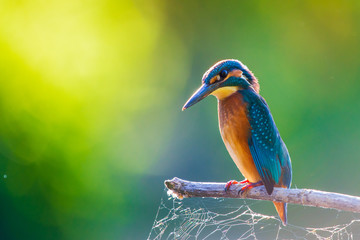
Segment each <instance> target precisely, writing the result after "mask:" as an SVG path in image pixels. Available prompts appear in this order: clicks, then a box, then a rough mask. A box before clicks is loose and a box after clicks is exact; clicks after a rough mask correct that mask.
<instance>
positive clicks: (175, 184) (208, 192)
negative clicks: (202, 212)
mask: <svg viewBox="0 0 360 240" xmlns="http://www.w3.org/2000/svg"><path fill="white" fill-rule="evenodd" d="M165 186H166V187H167V188H168V189H169V190H171V191H172V193H173V194H174V195H175V196H176V197H178V198H183V197H210V198H248V199H257V200H267V201H278V202H286V203H292V204H301V205H306V206H314V207H322V208H333V209H338V210H343V211H350V212H358V213H360V197H355V196H350V195H345V194H340V193H332V192H323V191H318V190H313V189H285V188H274V192H273V193H272V194H271V195H268V194H267V192H266V190H265V188H264V186H260V187H255V188H252V189H250V190H249V191H247V192H246V194H242V195H239V194H238V192H239V190H240V188H241V187H242V186H241V185H232V186H231V187H230V189H229V191H227V192H225V191H224V188H225V183H213V182H190V181H186V180H182V179H180V178H176V177H175V178H173V179H171V180H166V181H165Z"/></svg>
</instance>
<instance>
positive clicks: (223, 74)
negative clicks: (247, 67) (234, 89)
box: [219, 69, 228, 79]
mask: <svg viewBox="0 0 360 240" xmlns="http://www.w3.org/2000/svg"><path fill="white" fill-rule="evenodd" d="M219 75H220V77H221V78H222V79H224V78H226V76H227V75H228V71H227V70H225V69H224V70H222V71H221V72H220V74H219Z"/></svg>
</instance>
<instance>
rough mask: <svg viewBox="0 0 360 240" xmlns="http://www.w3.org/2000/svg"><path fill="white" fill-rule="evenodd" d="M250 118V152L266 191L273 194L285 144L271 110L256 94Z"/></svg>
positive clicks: (249, 109) (279, 173)
mask: <svg viewBox="0 0 360 240" xmlns="http://www.w3.org/2000/svg"><path fill="white" fill-rule="evenodd" d="M248 118H249V123H250V126H251V134H250V137H249V140H248V141H249V148H250V152H251V155H252V157H253V160H254V163H255V166H256V169H257V170H258V172H259V174H260V176H261V179H262V181H263V183H264V185H265V188H266V191H267V192H268V194H271V193H272V191H273V188H274V185H275V184H279V180H280V177H281V169H282V165H283V156H282V155H283V152H282V151H283V145H284V144H283V142H282V140H281V137H280V134H279V132H278V130H277V128H276V125H275V122H274V119H273V117H272V115H271V113H270V110H269V108H268V106H267V104H266V102H265V100H264V99H263V98H262V97H261V96H260V95H257V94H256V96H254V97H252V99H251V101H250V102H249V104H248ZM285 150H286V147H285ZM286 154H287V155H288V153H287V150H286Z"/></svg>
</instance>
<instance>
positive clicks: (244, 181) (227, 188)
mask: <svg viewBox="0 0 360 240" xmlns="http://www.w3.org/2000/svg"><path fill="white" fill-rule="evenodd" d="M245 183H250V182H249V180H247V179H245V180H242V181H240V182H238V181H236V180H230V181H228V182H227V183H226V185H225V192H227V191H228V190H229V189H230V187H231V185H234V184H245Z"/></svg>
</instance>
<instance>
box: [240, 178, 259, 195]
mask: <svg viewBox="0 0 360 240" xmlns="http://www.w3.org/2000/svg"><path fill="white" fill-rule="evenodd" d="M247 183H248V184H247V185H245V186H243V187H242V188H241V189H240V190H239V192H238V195H240V196H241V195H242V194H244V193H245V192H247V191H248V190H250V189H251V188H254V187H257V186H261V185H264V184H263V182H262V181H258V182H255V183H250V182H249V181H248V182H247Z"/></svg>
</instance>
